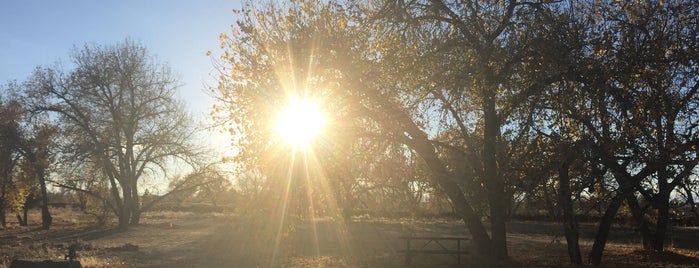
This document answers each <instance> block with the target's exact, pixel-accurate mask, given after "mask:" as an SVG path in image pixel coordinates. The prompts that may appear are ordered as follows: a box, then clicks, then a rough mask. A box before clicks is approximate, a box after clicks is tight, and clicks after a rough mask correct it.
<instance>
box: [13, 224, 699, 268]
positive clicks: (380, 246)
mask: <svg viewBox="0 0 699 268" xmlns="http://www.w3.org/2000/svg"><path fill="white" fill-rule="evenodd" d="M248 219H254V220H253V221H248V222H246V221H245V218H244V217H240V216H234V215H224V214H215V213H214V214H192V213H174V212H155V213H149V214H148V215H144V218H143V221H142V224H141V225H139V226H136V227H131V228H130V229H129V230H128V231H126V232H119V231H116V229H114V228H113V227H108V228H94V227H88V226H85V227H76V225H75V224H74V223H71V222H69V221H66V222H63V221H59V224H57V225H56V227H55V228H52V230H49V231H44V230H38V229H36V227H33V228H32V227H30V228H26V227H23V228H14V229H10V230H3V231H1V232H0V267H3V266H6V265H8V264H9V261H10V260H11V259H12V258H14V257H19V258H62V256H63V254H65V251H66V247H67V245H68V244H73V243H77V244H78V245H80V247H81V248H80V249H79V251H78V256H79V259H80V261H81V262H82V264H83V265H84V266H85V267H270V266H273V267H401V266H402V265H403V261H404V255H402V254H401V253H400V252H399V250H401V249H403V248H404V246H405V245H404V244H403V243H404V242H403V241H401V240H399V239H398V237H400V236H405V235H418V236H420V235H422V236H466V237H468V236H469V235H468V233H467V232H466V231H465V229H464V227H463V224H462V223H461V222H460V221H458V220H449V219H435V220H417V219H382V218H358V219H355V220H354V221H353V222H351V223H345V222H337V221H333V220H331V219H316V220H314V221H312V222H309V223H307V224H304V225H301V226H297V228H296V230H295V231H294V232H293V236H291V237H285V238H284V239H286V241H287V246H286V247H279V248H276V247H277V246H275V242H274V239H272V240H269V236H267V239H266V240H265V238H264V237H262V236H261V233H260V232H267V234H269V233H276V230H277V229H276V227H275V225H273V223H272V225H271V227H272V228H271V229H270V228H269V226H270V223H269V222H267V221H265V220H264V219H259V218H252V217H251V218H248ZM265 226H267V227H265ZM508 228H509V233H508V249H509V250H510V256H512V257H511V260H510V261H509V262H507V263H501V266H502V265H505V266H508V267H510V266H513V267H517V266H520V267H529V266H537V267H541V266H543V267H547V266H550V267H560V266H566V265H567V263H568V262H567V260H568V257H567V253H566V245H565V239H564V238H563V236H562V235H561V233H562V232H561V228H560V226H559V225H558V224H554V223H541V222H514V223H510V224H509V225H508ZM593 229H594V226H583V228H581V230H582V233H583V236H582V237H583V238H582V239H581V246H582V248H583V251H586V250H589V248H590V247H591V244H592V240H591V239H590V236H589V232H591V231H593ZM261 230H263V231H261ZM264 230H266V231H264ZM697 236H699V232H697V230H694V229H686V230H685V229H680V230H673V233H672V237H673V239H675V238H676V237H685V238H687V239H696V237H697ZM635 237H637V236H636V235H634V233H633V231H632V230H628V229H624V228H621V229H614V230H613V232H612V239H611V240H610V243H609V244H608V247H607V250H605V260H607V261H608V262H607V264H610V263H611V264H614V265H611V264H610V266H614V267H617V266H622V267H637V266H644V265H645V266H648V267H651V266H656V265H657V264H663V265H665V266H667V265H666V264H673V265H674V264H677V265H675V266H672V267H692V265H695V264H696V266H695V267H699V258H698V257H699V251H696V250H693V251H688V250H684V251H682V250H679V249H675V248H673V249H672V251H673V252H672V253H670V255H667V254H665V255H662V254H661V255H657V254H655V255H654V254H653V253H649V252H644V251H639V248H638V243H637V238H635ZM272 238H274V236H272ZM634 239H636V240H634ZM696 241H699V240H692V245H697V244H696ZM289 243H290V244H289ZM470 250H472V251H473V249H470ZM583 254H585V252H583ZM672 254H674V255H672ZM479 261H481V260H479V259H478V258H477V257H476V256H475V255H473V254H469V255H468V256H466V262H470V263H471V264H473V263H478V262H479ZM415 263H417V265H418V266H419V265H423V266H419V267H433V266H434V265H442V266H441V267H451V266H453V265H454V259H453V258H451V256H439V257H433V256H427V257H422V258H416V259H415ZM686 264H689V265H686ZM496 265H497V264H496Z"/></svg>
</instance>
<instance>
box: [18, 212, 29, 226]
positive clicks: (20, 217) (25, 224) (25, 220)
mask: <svg viewBox="0 0 699 268" xmlns="http://www.w3.org/2000/svg"><path fill="white" fill-rule="evenodd" d="M16 216H17V222H18V223H19V226H27V219H26V218H24V219H22V215H20V214H19V213H17V215H16Z"/></svg>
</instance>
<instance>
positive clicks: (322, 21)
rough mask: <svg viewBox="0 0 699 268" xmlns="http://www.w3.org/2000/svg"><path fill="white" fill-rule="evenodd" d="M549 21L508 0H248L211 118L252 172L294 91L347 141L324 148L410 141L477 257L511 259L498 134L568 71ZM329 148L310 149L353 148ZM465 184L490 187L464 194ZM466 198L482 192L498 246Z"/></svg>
mask: <svg viewBox="0 0 699 268" xmlns="http://www.w3.org/2000/svg"><path fill="white" fill-rule="evenodd" d="M547 12H548V11H547V9H546V5H543V4H531V6H530V4H528V3H527V4H525V3H519V2H514V1H510V2H505V3H502V5H498V4H495V5H489V4H486V3H480V2H468V3H464V4H463V5H462V6H459V5H457V4H455V3H451V2H449V3H446V2H442V1H410V2H403V1H379V3H376V4H367V5H364V4H357V5H352V4H347V5H346V6H343V5H342V4H337V3H317V2H314V1H301V2H293V3H288V4H280V5H279V6H278V5H275V4H268V5H264V6H262V7H253V6H252V4H250V3H247V4H246V6H245V8H244V9H243V10H242V14H243V17H242V18H241V20H239V21H238V27H236V28H235V29H233V30H232V32H231V36H228V35H227V34H222V36H221V40H222V44H221V46H222V48H224V49H225V52H224V53H223V55H222V56H221V61H222V63H221V64H222V69H221V76H220V79H219V86H218V88H214V89H212V91H213V94H214V95H215V96H217V97H218V98H219V99H220V102H219V104H217V106H216V110H218V111H219V112H221V114H222V116H221V117H220V120H221V121H222V122H229V126H230V127H231V131H232V132H233V134H235V136H236V140H235V141H236V142H237V144H238V145H239V146H240V147H241V148H242V150H241V151H242V152H243V153H241V154H240V155H239V156H238V160H239V161H241V162H243V163H247V164H248V167H256V166H259V164H260V163H261V162H266V161H269V160H265V159H264V158H265V157H266V156H267V155H268V154H269V153H270V152H274V150H275V149H276V148H278V147H275V145H276V144H275V143H274V137H273V135H272V133H271V132H270V131H269V130H270V129H272V127H271V125H272V124H273V118H275V113H276V112H278V110H276V109H275V107H281V106H283V104H284V102H285V101H286V99H287V98H289V96H300V97H316V98H319V99H321V100H322V104H323V105H325V106H327V109H326V111H328V112H332V118H334V120H333V122H334V124H333V125H332V126H330V127H329V128H330V129H331V130H329V132H330V133H333V135H337V133H342V134H339V135H337V136H330V135H329V137H328V140H332V141H339V143H346V142H348V140H349V141H350V142H354V141H357V140H358V139H357V138H360V137H361V138H368V139H374V140H380V141H386V140H388V141H391V142H393V143H395V144H401V145H402V146H406V148H408V149H409V150H410V151H411V152H412V153H414V154H415V155H417V156H419V158H420V162H421V164H420V165H424V166H425V167H426V168H427V169H428V170H429V171H430V174H431V176H430V178H431V179H432V182H433V184H434V185H439V187H440V188H441V190H442V191H444V192H445V194H446V195H447V196H448V197H449V199H450V201H451V203H452V204H453V207H454V209H455V210H456V213H457V214H458V215H459V216H461V217H462V219H463V220H464V222H465V224H466V226H467V227H468V228H469V230H470V232H471V234H472V235H473V238H474V239H473V240H474V242H475V243H476V244H477V245H478V246H477V248H478V249H479V250H480V251H481V253H483V254H486V255H493V256H495V257H497V258H505V257H506V256H507V249H506V239H505V220H506V215H507V211H508V208H507V206H508V204H509V203H510V200H511V195H510V192H509V191H510V190H508V188H507V187H506V185H507V184H508V183H509V182H508V180H509V178H507V176H509V173H508V172H507V170H505V169H504V168H505V167H507V166H508V164H507V163H508V159H507V155H508V152H507V150H510V149H513V148H508V146H507V145H506V142H507V141H508V139H509V138H513V137H514V138H513V139H515V138H516V137H517V136H518V135H517V132H516V131H513V129H516V128H512V129H506V128H505V126H507V125H508V124H512V125H514V124H516V123H517V122H514V121H515V120H513V119H512V118H511V116H512V114H513V113H514V112H515V111H516V110H517V109H518V108H519V107H520V106H521V104H522V103H526V102H527V99H528V98H529V97H530V96H531V95H534V94H536V93H537V92H538V91H539V90H540V89H542V88H543V87H544V86H546V85H547V84H549V83H551V82H552V81H555V80H556V79H558V78H560V77H561V76H562V72H563V71H564V70H565V68H561V67H560V64H559V61H557V60H553V59H559V58H562V59H563V60H565V59H566V58H565V57H559V54H555V53H550V52H551V51H555V52H557V53H560V54H565V52H566V50H565V48H564V47H557V44H559V43H558V42H556V40H557V37H558V36H557V35H556V33H555V32H549V31H548V30H549V29H548V28H546V27H540V26H547V25H549V24H547V22H548V21H547V20H548V19H549V17H550V15H549V14H548V13H547ZM370 18H371V19H370ZM530 21H531V22H530ZM540 29H543V30H540ZM367 40H369V42H367ZM546 44H549V45H550V46H551V47H553V48H556V49H555V50H551V49H550V48H551V47H548V46H546ZM545 52H546V53H545ZM513 122H514V123H513ZM522 124H523V125H524V122H523V123H522ZM338 129H341V130H342V131H336V130H338ZM346 133H353V134H346ZM434 133H439V134H444V135H435V134H434ZM355 144H357V143H355ZM368 144H371V143H368ZM333 145H334V144H329V145H328V144H322V143H321V144H318V146H316V147H314V149H315V150H323V148H324V147H326V148H332V149H333V150H335V153H336V154H337V153H344V154H346V153H348V152H347V151H338V150H337V147H334V146H333ZM340 148H342V149H344V150H349V149H350V148H352V147H351V146H341V147H340ZM479 159H482V161H480V160H479ZM455 163H456V164H455ZM324 164H327V163H324ZM467 170H468V172H467ZM328 173H330V172H328ZM473 174H475V176H473V177H466V176H468V175H473ZM468 181H471V182H477V183H472V185H481V184H480V183H481V182H482V183H483V184H482V185H484V188H483V189H480V188H476V189H466V188H465V187H464V186H463V185H467V182H468ZM467 190H468V191H470V192H479V191H481V192H482V190H485V193H486V195H485V197H486V199H487V200H488V201H487V205H488V207H489V210H488V212H489V213H488V216H489V217H490V219H491V223H492V225H491V226H492V234H493V235H492V238H491V237H490V236H489V235H488V233H487V232H486V229H485V226H484V224H483V222H481V216H482V215H479V214H478V213H477V212H476V211H475V210H474V208H475V207H476V206H474V205H473V203H472V202H477V201H474V200H477V199H471V198H470V197H469V196H467V195H465V192H466V191H467ZM344 192H346V191H344Z"/></svg>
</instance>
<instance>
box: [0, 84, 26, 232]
mask: <svg viewBox="0 0 699 268" xmlns="http://www.w3.org/2000/svg"><path fill="white" fill-rule="evenodd" d="M8 87H9V88H11V87H12V85H10V86H8ZM4 93H10V92H9V90H8V89H5V92H4ZM1 97H2V99H1V100H0V101H1V102H0V224H1V225H2V227H6V226H7V219H6V215H5V210H6V209H7V208H9V206H10V200H11V198H12V193H13V192H14V191H13V190H15V182H16V179H17V178H16V177H17V176H18V170H17V167H18V164H19V161H20V156H21V155H20V151H19V148H18V145H19V144H20V142H21V137H22V136H21V129H20V123H19V122H20V119H21V117H22V106H21V104H20V103H19V102H18V101H17V100H15V99H14V98H12V97H11V96H1Z"/></svg>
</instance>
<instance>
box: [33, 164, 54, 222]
mask: <svg viewBox="0 0 699 268" xmlns="http://www.w3.org/2000/svg"><path fill="white" fill-rule="evenodd" d="M36 169H37V179H38V180H39V187H40V190H41V227H42V228H44V229H49V228H50V227H51V224H52V223H53V217H51V212H50V211H49V194H48V191H47V190H46V178H45V177H44V170H43V167H37V168H36Z"/></svg>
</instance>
